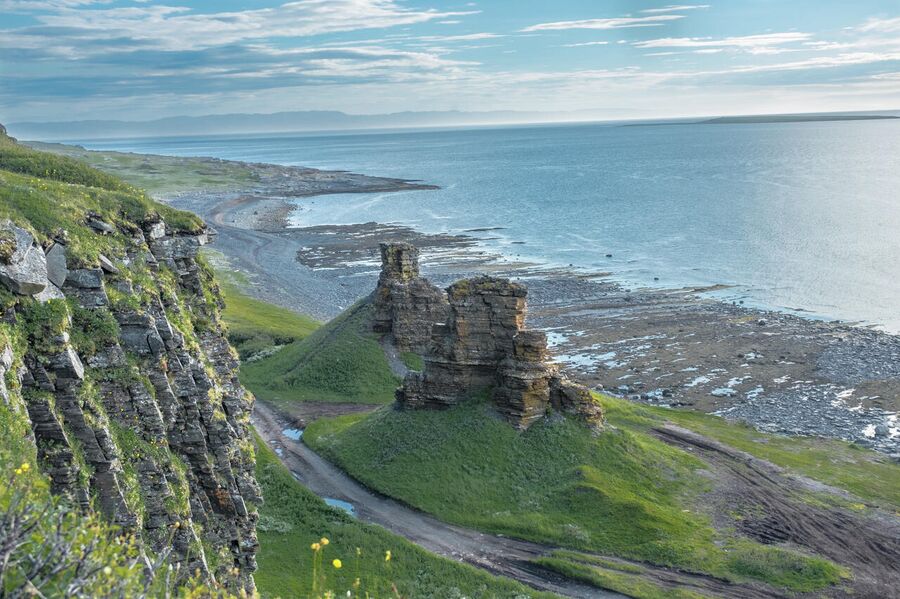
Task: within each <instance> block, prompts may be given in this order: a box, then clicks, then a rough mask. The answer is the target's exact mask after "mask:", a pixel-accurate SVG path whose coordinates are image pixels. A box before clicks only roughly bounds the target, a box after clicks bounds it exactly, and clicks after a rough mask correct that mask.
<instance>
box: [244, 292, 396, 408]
mask: <svg viewBox="0 0 900 599" xmlns="http://www.w3.org/2000/svg"><path fill="white" fill-rule="evenodd" d="M371 319H372V306H371V304H370V303H369V302H367V301H362V302H360V303H358V304H356V305H355V306H353V307H351V308H349V309H347V310H346V311H345V312H344V313H343V314H341V315H340V316H338V317H337V318H335V319H334V320H332V321H331V322H329V323H328V324H325V325H323V326H322V327H321V328H319V329H317V330H316V331H315V332H314V333H312V334H311V335H309V336H308V337H306V338H305V339H303V340H301V341H297V342H294V343H292V344H290V345H288V346H287V347H285V348H283V349H281V350H280V351H278V352H277V353H275V354H274V355H272V356H269V357H267V358H264V359H262V360H259V361H254V362H248V363H245V364H244V365H243V367H242V368H241V381H242V382H243V383H244V384H245V385H247V386H248V387H249V388H250V389H251V390H252V391H253V392H254V394H256V396H257V397H259V398H261V399H265V400H270V401H274V402H290V401H327V402H336V403H345V402H346V403H370V404H383V403H388V402H391V401H393V399H394V390H395V389H396V388H397V386H398V385H399V383H400V381H399V379H398V378H397V377H396V376H394V375H393V374H392V373H391V369H390V366H389V364H388V361H387V358H386V357H385V355H384V351H383V350H382V348H381V346H380V345H379V344H378V341H377V338H376V337H375V334H374V333H372V330H371V324H370V323H371Z"/></svg>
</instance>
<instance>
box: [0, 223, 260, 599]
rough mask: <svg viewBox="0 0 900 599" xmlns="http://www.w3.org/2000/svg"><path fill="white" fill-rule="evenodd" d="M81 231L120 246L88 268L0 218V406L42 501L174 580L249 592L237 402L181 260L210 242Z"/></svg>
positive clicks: (209, 292) (248, 473) (214, 332)
mask: <svg viewBox="0 0 900 599" xmlns="http://www.w3.org/2000/svg"><path fill="white" fill-rule="evenodd" d="M84 226H85V227H90V230H91V231H93V232H94V233H88V235H90V234H95V235H97V236H98V239H99V237H100V236H104V237H114V238H116V240H117V244H116V245H110V246H109V247H110V248H116V247H124V248H126V249H124V250H122V253H121V254H120V255H116V256H114V258H115V261H114V260H112V259H110V258H107V257H105V256H102V255H101V256H100V257H99V259H96V261H95V262H94V265H93V267H92V266H91V265H86V264H84V263H83V260H84V258H83V257H81V258H79V261H80V262H79V261H73V259H72V256H71V255H67V254H68V252H67V249H66V245H65V242H64V241H65V240H64V239H63V238H60V239H59V240H57V241H56V243H54V244H53V245H50V247H49V249H48V250H47V251H46V253H45V251H44V249H43V248H42V247H41V246H40V245H38V244H37V243H35V240H34V237H33V235H32V234H31V233H30V232H29V231H27V230H25V229H24V228H22V227H19V226H16V225H15V224H13V223H11V222H9V221H6V222H0V254H2V255H0V289H3V291H2V293H3V294H5V295H4V296H3V297H4V298H11V299H4V301H3V304H2V305H0V314H2V321H3V323H5V324H4V325H3V326H4V327H5V328H2V329H0V402H3V403H5V405H6V406H9V407H11V408H12V409H13V410H14V411H16V412H19V413H25V414H27V419H28V421H29V422H30V429H31V434H32V435H33V439H34V442H35V444H36V446H37V450H38V464H39V466H40V468H41V470H42V471H43V472H44V473H45V474H46V475H47V476H48V477H49V479H50V481H51V487H52V491H53V492H54V493H56V494H59V495H62V496H66V497H69V498H70V499H71V500H72V501H73V503H74V504H75V505H76V506H78V507H79V508H80V509H82V510H98V511H99V512H101V513H102V514H104V515H105V516H106V517H107V518H108V519H109V520H110V521H111V522H114V523H116V524H118V525H120V526H122V527H123V528H125V529H126V530H128V531H130V532H132V533H134V534H135V536H136V537H137V538H139V539H140V541H141V543H142V545H143V546H144V547H145V548H146V549H148V550H152V551H154V552H158V551H161V550H164V549H166V550H168V549H171V551H172V553H171V557H170V559H171V561H173V562H174V563H176V564H180V565H182V566H183V568H182V569H181V572H182V573H183V574H185V575H193V573H194V572H195V571H196V570H199V571H200V572H201V573H205V574H206V575H207V576H211V577H212V576H214V577H215V578H216V579H217V580H218V581H219V582H220V583H223V584H225V585H226V586H227V587H228V588H230V589H231V590H232V591H240V590H244V591H247V592H249V593H251V594H252V592H253V591H254V583H253V578H252V573H253V571H254V570H255V568H256V564H255V554H256V551H257V549H258V543H257V540H256V520H257V515H256V511H255V508H254V507H253V505H254V504H259V503H260V502H261V496H260V490H259V487H258V485H257V483H256V480H255V478H254V460H253V451H252V437H251V434H250V430H249V414H250V409H251V405H252V396H251V395H250V394H249V393H247V392H246V391H245V390H244V389H243V387H241V385H240V383H239V381H238V379H237V368H238V362H237V359H236V357H235V354H234V352H233V350H232V349H231V347H230V346H229V345H228V342H227V341H226V340H225V337H224V333H223V330H222V327H221V325H220V323H219V316H218V311H219V308H220V306H219V305H218V304H219V302H220V300H218V290H217V288H216V286H215V282H214V281H213V279H212V277H211V275H210V274H209V272H208V270H206V269H204V267H203V266H202V264H201V262H200V261H199V259H198V256H197V253H198V250H199V248H200V247H201V246H202V245H203V244H205V243H206V242H207V240H208V236H209V234H210V232H209V231H208V230H205V231H202V232H186V231H183V230H175V229H170V228H169V227H168V226H167V225H166V223H165V222H163V221H161V220H158V219H153V221H152V222H144V223H122V222H119V223H115V224H113V223H108V222H105V221H104V220H102V219H101V218H100V217H99V216H97V215H90V216H89V217H88V218H87V219H86V221H85V222H84ZM49 243H50V242H48V244H49ZM104 243H105V242H104ZM111 255H112V254H111ZM73 262H77V263H73ZM9 331H12V333H10V334H15V335H19V336H21V338H23V343H21V344H14V343H11V342H10V341H9V339H8V338H7V332H9ZM13 379H14V381H15V382H13V383H12V384H8V383H9V382H10V381H11V380H13ZM213 563H215V564H218V565H217V566H216V568H215V571H211V569H212V567H211V565H210V564H213Z"/></svg>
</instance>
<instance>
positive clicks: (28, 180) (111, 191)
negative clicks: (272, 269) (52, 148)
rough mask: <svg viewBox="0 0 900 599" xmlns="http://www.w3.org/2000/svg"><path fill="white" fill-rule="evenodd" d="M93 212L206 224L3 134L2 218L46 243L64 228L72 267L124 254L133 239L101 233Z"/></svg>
mask: <svg viewBox="0 0 900 599" xmlns="http://www.w3.org/2000/svg"><path fill="white" fill-rule="evenodd" d="M89 212H93V213H95V214H98V215H100V217H101V218H102V219H103V220H105V221H106V222H108V223H110V224H116V225H118V224H121V225H124V226H126V227H127V226H129V223H134V222H140V221H143V220H145V219H147V218H148V217H152V216H153V215H159V216H161V217H162V218H164V219H165V221H166V223H167V224H168V225H169V226H170V227H173V228H176V229H182V230H185V231H198V230H199V229H200V228H201V227H202V224H203V223H202V221H201V220H200V219H199V218H198V217H197V216H195V215H193V214H191V213H189V212H183V211H180V210H175V209H174V208H171V207H169V206H166V205H164V204H160V203H158V202H155V201H153V200H152V199H151V198H150V197H148V196H147V195H146V194H145V193H144V192H142V191H140V190H138V189H135V188H133V187H131V186H130V185H127V184H126V183H123V182H122V181H119V180H118V179H116V178H114V177H111V176H110V175H107V174H105V173H101V172H100V171H97V170H95V169H93V168H91V167H89V166H86V165H84V164H81V163H79V162H78V161H76V160H73V159H70V158H66V157H61V156H54V155H52V154H46V153H44V152H38V151H36V150H32V149H30V148H25V147H23V146H20V145H18V144H15V143H13V142H12V141H11V140H10V139H9V138H8V137H3V136H0V218H9V219H11V220H13V221H15V222H17V223H24V224H27V225H28V226H29V227H30V228H31V229H32V230H33V232H34V233H35V234H36V235H37V238H38V240H39V241H42V242H43V241H46V240H47V239H49V238H52V237H53V235H54V234H56V233H57V232H58V231H59V230H65V231H66V232H67V233H68V236H69V243H68V244H67V250H68V256H69V259H70V261H71V262H70V264H69V266H70V268H71V267H72V266H96V265H97V259H98V255H99V254H101V253H103V252H104V251H105V252H106V253H108V254H110V253H111V254H120V253H122V250H123V248H124V244H125V243H127V242H128V238H126V237H125V236H124V235H111V236H108V237H104V236H100V235H97V234H96V233H95V232H94V231H93V230H91V229H90V227H88V226H87V224H86V218H87V215H88V213H89Z"/></svg>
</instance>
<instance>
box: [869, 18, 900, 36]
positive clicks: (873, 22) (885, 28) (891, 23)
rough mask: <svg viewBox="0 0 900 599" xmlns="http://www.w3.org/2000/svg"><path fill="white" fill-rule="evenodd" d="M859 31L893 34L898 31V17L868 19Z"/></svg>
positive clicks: (899, 19)
mask: <svg viewBox="0 0 900 599" xmlns="http://www.w3.org/2000/svg"><path fill="white" fill-rule="evenodd" d="M859 30H860V31H876V32H881V33H893V32H897V31H900V17H894V18H892V19H869V20H868V21H866V22H865V23H863V25H862V26H860V27H859Z"/></svg>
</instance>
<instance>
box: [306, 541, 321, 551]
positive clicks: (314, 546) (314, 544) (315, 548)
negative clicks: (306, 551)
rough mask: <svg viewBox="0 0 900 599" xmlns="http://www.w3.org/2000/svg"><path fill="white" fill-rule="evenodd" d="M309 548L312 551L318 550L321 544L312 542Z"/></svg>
mask: <svg viewBox="0 0 900 599" xmlns="http://www.w3.org/2000/svg"><path fill="white" fill-rule="evenodd" d="M309 548H310V549H312V550H313V551H318V550H319V549H321V548H322V546H321V545H319V544H318V543H313V544H312V545H310V546H309Z"/></svg>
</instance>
